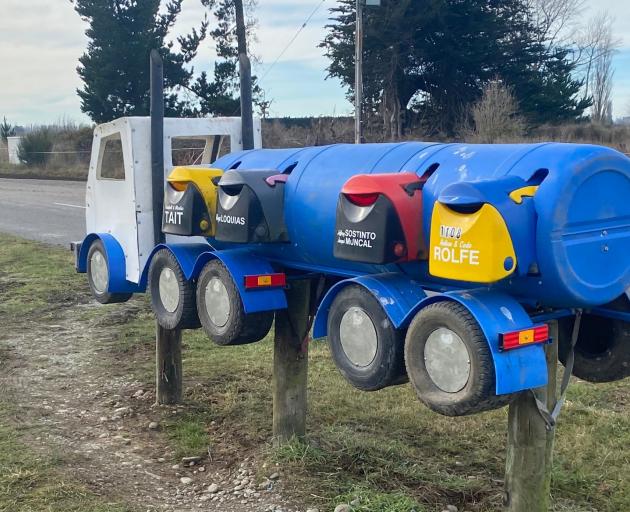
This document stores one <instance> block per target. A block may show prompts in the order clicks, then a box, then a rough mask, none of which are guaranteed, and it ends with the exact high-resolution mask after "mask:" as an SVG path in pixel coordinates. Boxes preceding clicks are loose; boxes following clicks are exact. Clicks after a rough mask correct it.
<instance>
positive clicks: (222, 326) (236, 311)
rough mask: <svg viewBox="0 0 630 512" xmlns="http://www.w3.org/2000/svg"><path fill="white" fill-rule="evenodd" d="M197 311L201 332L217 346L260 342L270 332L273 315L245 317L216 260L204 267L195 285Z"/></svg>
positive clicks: (230, 281) (238, 297)
mask: <svg viewBox="0 0 630 512" xmlns="http://www.w3.org/2000/svg"><path fill="white" fill-rule="evenodd" d="M197 310H198V313H199V319H200V320H201V325H202V326H203V330H204V331H205V332H206V334H207V335H208V337H209V338H210V339H211V340H212V341H213V342H215V343H216V344H217V345H223V346H225V345H245V344H247V343H254V342H256V341H260V340H261V339H263V338H264V337H265V336H267V333H269V330H270V329H271V324H272V323H273V316H274V313H273V311H261V312H259V313H251V314H245V310H244V308H243V301H242V300H241V295H240V293H239V291H238V288H237V287H236V284H235V283H234V280H233V279H232V276H231V275H230V272H229V271H228V269H227V268H226V267H225V265H223V263H221V262H220V261H219V260H212V261H210V262H208V263H207V264H206V266H205V267H204V268H203V270H202V271H201V274H200V275H199V280H198V282H197Z"/></svg>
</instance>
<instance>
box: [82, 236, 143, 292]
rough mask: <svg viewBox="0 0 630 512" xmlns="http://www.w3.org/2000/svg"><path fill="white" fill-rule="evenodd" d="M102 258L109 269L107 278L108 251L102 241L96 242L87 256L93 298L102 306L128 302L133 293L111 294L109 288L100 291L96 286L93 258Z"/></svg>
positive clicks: (88, 275) (89, 282)
mask: <svg viewBox="0 0 630 512" xmlns="http://www.w3.org/2000/svg"><path fill="white" fill-rule="evenodd" d="M93 257H100V258H102V261H104V263H105V266H106V268H107V276H109V260H108V259H107V251H106V250H105V246H104V245H103V242H102V241H101V240H95V241H94V242H92V245H90V249H89V250H88V254H87V277H88V284H89V285H90V291H91V292H92V296H93V297H94V298H95V299H96V300H97V301H98V302H100V303H101V304H115V303H119V302H127V301H128V300H129V299H130V298H131V296H132V295H133V294H132V293H110V292H108V291H107V289H106V288H107V286H105V288H104V289H99V286H97V285H96V284H95V277H94V274H93V272H94V270H95V269H93V268H92V258H93Z"/></svg>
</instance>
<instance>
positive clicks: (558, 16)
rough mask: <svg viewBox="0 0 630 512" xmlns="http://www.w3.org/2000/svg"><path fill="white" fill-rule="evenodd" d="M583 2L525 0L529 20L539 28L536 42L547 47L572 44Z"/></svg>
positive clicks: (582, 0) (576, 0)
mask: <svg viewBox="0 0 630 512" xmlns="http://www.w3.org/2000/svg"><path fill="white" fill-rule="evenodd" d="M584 4H585V0H526V5H527V7H528V14H529V17H530V21H531V22H532V23H533V24H534V26H536V27H538V29H539V40H538V42H539V43H540V44H543V45H544V46H546V47H547V48H548V49H554V48H557V47H558V46H570V45H572V43H573V42H574V41H575V39H576V34H577V33H578V31H579V27H578V20H579V18H580V16H581V14H582V12H583V10H584Z"/></svg>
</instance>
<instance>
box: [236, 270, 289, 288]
mask: <svg viewBox="0 0 630 512" xmlns="http://www.w3.org/2000/svg"><path fill="white" fill-rule="evenodd" d="M286 285H287V276H286V274H259V275H253V276H245V289H246V290H252V289H256V288H284V287H285V286H286Z"/></svg>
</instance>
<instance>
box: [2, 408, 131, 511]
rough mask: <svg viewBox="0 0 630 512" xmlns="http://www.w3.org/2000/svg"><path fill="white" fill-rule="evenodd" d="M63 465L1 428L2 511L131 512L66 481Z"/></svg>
mask: <svg viewBox="0 0 630 512" xmlns="http://www.w3.org/2000/svg"><path fill="white" fill-rule="evenodd" d="M6 416H7V411H6V409H3V408H0V418H3V419H6ZM2 423H4V421H2ZM63 465H64V462H63V459H62V458H60V457H59V456H56V455H50V456H48V457H42V456H41V455H37V454H35V453H34V452H32V451H31V450H30V449H29V448H28V446H26V445H25V444H23V443H22V441H21V438H20V435H19V434H18V433H17V432H16V431H15V430H13V429H12V428H10V427H8V426H0V511H3V512H4V511H6V512H33V511H46V512H73V511H76V512H127V511H130V509H128V508H126V507H124V506H122V505H119V504H116V503H110V502H108V501H107V500H105V499H104V498H102V497H100V496H96V495H95V494H93V493H92V492H91V491H89V490H88V489H87V488H86V487H85V486H83V485H81V484H79V483H77V482H76V481H73V480H72V479H70V478H68V477H66V476H65V475H64V474H63V471H62V468H63Z"/></svg>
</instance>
